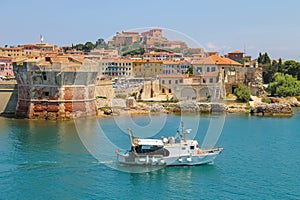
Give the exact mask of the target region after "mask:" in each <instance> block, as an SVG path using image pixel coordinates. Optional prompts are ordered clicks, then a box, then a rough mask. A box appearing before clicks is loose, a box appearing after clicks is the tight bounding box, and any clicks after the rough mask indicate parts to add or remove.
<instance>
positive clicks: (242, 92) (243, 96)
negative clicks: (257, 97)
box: [234, 84, 251, 102]
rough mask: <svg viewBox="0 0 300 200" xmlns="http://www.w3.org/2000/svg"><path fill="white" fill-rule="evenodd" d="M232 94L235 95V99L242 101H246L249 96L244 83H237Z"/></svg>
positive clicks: (249, 92)
mask: <svg viewBox="0 0 300 200" xmlns="http://www.w3.org/2000/svg"><path fill="white" fill-rule="evenodd" d="M234 94H235V95H236V96H237V99H238V100H239V101H242V102H248V101H249V100H250V97H251V91H250V89H249V88H248V87H247V86H246V85H244V84H241V85H239V87H238V88H236V89H235V90H234Z"/></svg>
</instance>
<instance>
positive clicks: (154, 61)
mask: <svg viewBox="0 0 300 200" xmlns="http://www.w3.org/2000/svg"><path fill="white" fill-rule="evenodd" d="M132 62H133V63H163V61H161V60H133V61H132Z"/></svg>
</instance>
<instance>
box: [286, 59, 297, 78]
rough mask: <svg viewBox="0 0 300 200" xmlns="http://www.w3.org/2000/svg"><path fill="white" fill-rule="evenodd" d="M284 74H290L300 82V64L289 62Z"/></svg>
mask: <svg viewBox="0 0 300 200" xmlns="http://www.w3.org/2000/svg"><path fill="white" fill-rule="evenodd" d="M282 72H283V73H285V74H290V75H292V76H293V77H295V78H297V79H298V80H300V63H298V62H296V61H294V60H288V61H286V62H285V63H284V66H283V70H282Z"/></svg>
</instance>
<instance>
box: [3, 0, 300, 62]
mask: <svg viewBox="0 0 300 200" xmlns="http://www.w3.org/2000/svg"><path fill="white" fill-rule="evenodd" d="M299 8H300V1H298V0H252V1H250V0H249V1H246V0H244V1H242V0H239V1H238V0H206V1H204V0H190V1H188V0H186V1H182V0H173V1H167V0H165V1H163V0H151V1H142V0H128V1H121V0H120V1H114V0H109V1H100V0H86V1H82V0H81V1H76V0H72V1H71V0H70V1H68V0H61V1H59V0H52V1H50V0H49V1H45V0H26V1H23V0H20V1H17V0H1V1H0V10H1V19H2V20H1V23H0V24H1V26H0V27H1V28H0V30H1V31H0V45H1V46H4V45H5V44H8V45H16V44H25V43H36V42H38V41H39V35H40V34H42V35H43V36H44V41H46V42H49V43H55V44H58V45H71V44H72V43H74V44H75V43H84V42H86V41H96V40H97V39H98V38H104V39H108V38H110V37H111V36H112V35H114V34H115V33H116V32H117V31H122V30H130V29H135V28H142V27H161V28H167V29H171V30H175V31H178V32H181V33H184V34H185V35H187V36H189V37H191V38H193V39H194V40H195V41H197V43H196V44H197V46H200V47H204V48H205V50H207V51H212V50H216V51H219V52H220V53H221V54H222V53H227V52H228V51H232V50H235V49H239V50H244V48H245V47H246V52H247V53H248V55H251V56H253V57H257V55H258V53H259V52H268V53H269V54H270V55H271V57H273V58H274V59H277V58H279V57H282V58H284V59H295V60H298V61H299V60H300V37H299V36H300V12H299V11H298V10H299ZM175 36H176V34H175ZM179 38H180V37H179ZM180 39H181V38H180Z"/></svg>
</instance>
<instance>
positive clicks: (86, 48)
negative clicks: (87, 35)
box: [82, 42, 95, 53]
mask: <svg viewBox="0 0 300 200" xmlns="http://www.w3.org/2000/svg"><path fill="white" fill-rule="evenodd" d="M94 48H95V45H94V44H93V43H92V42H86V43H85V44H84V45H83V48H82V50H83V51H84V52H86V53H88V52H90V51H91V50H93V49H94Z"/></svg>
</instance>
